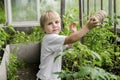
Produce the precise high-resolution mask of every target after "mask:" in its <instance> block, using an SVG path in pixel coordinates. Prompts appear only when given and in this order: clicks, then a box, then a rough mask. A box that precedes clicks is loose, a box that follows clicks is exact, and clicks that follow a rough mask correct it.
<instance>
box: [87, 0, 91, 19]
mask: <svg viewBox="0 0 120 80" xmlns="http://www.w3.org/2000/svg"><path fill="white" fill-rule="evenodd" d="M89 6H90V5H89V0H87V16H89ZM87 19H89V18H88V17H87Z"/></svg>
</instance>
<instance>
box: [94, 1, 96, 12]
mask: <svg viewBox="0 0 120 80" xmlns="http://www.w3.org/2000/svg"><path fill="white" fill-rule="evenodd" d="M94 11H95V12H96V0H94Z"/></svg>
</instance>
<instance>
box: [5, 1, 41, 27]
mask: <svg viewBox="0 0 120 80" xmlns="http://www.w3.org/2000/svg"><path fill="white" fill-rule="evenodd" d="M4 1H5V14H6V24H7V25H12V26H14V27H32V26H39V25H40V24H39V18H40V0H37V3H36V6H37V12H36V13H37V21H23V22H13V19H12V6H11V0H4Z"/></svg>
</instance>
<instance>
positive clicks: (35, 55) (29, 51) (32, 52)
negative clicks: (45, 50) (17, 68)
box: [10, 42, 40, 63]
mask: <svg viewBox="0 0 120 80" xmlns="http://www.w3.org/2000/svg"><path fill="white" fill-rule="evenodd" d="M10 52H11V53H15V54H16V55H17V57H18V58H20V59H22V60H24V61H25V62H27V63H39V62H40V43H38V42H35V43H25V44H24V43H21V44H10Z"/></svg>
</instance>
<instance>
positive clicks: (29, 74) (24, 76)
mask: <svg viewBox="0 0 120 80" xmlns="http://www.w3.org/2000/svg"><path fill="white" fill-rule="evenodd" d="M38 66H39V64H27V65H26V66H25V67H24V68H22V69H20V70H19V71H18V72H17V76H18V79H19V80H36V74H37V72H38V70H39V68H38Z"/></svg>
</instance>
